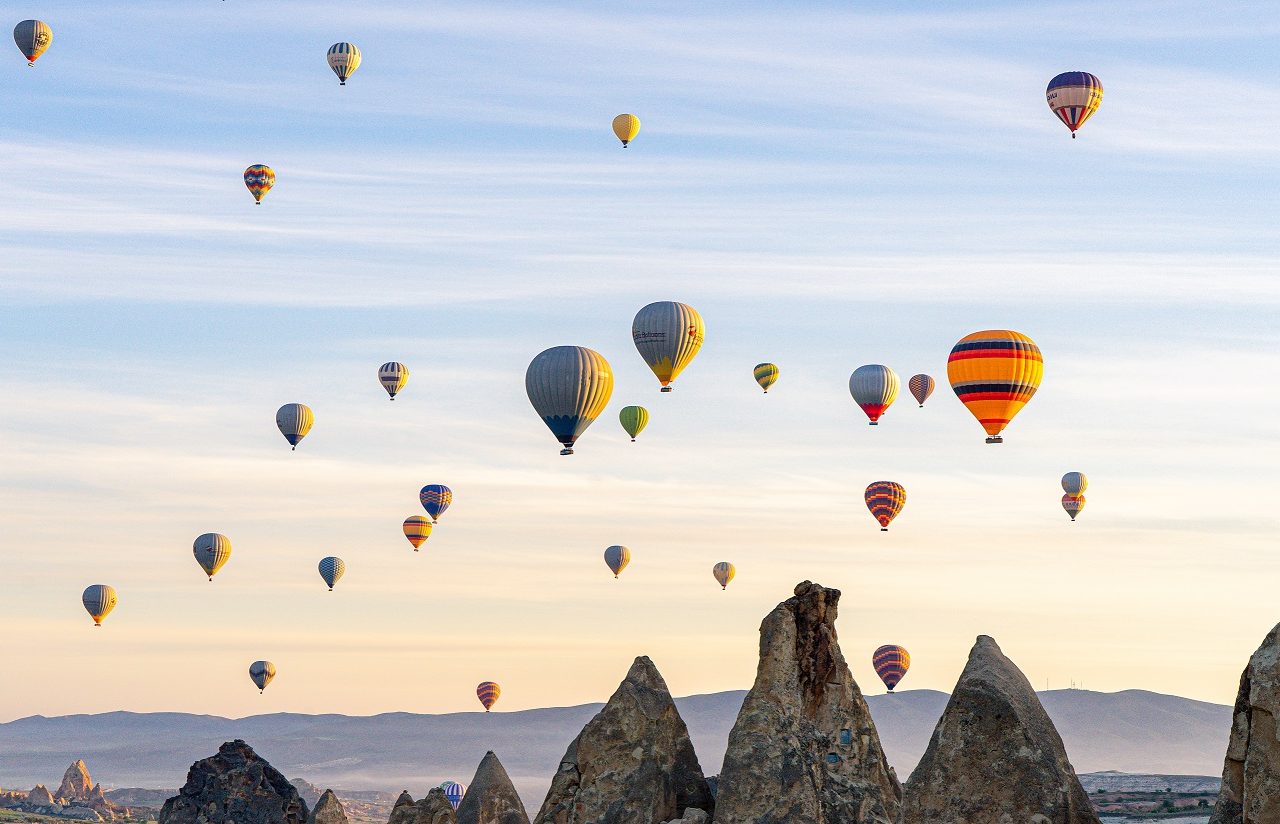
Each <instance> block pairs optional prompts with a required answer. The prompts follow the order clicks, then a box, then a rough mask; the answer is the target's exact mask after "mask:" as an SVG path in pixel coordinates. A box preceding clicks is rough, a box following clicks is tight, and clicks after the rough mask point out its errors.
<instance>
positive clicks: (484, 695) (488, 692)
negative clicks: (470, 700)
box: [476, 681, 502, 712]
mask: <svg viewBox="0 0 1280 824" xmlns="http://www.w3.org/2000/svg"><path fill="white" fill-rule="evenodd" d="M500 695H502V687H500V686H498V684H497V683H496V682H494V681H481V682H480V685H479V686H478V687H476V698H479V699H480V703H481V704H483V705H484V711H485V712H488V711H489V710H490V708H492V707H493V705H494V704H496V703H498V696H500Z"/></svg>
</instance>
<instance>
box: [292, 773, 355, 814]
mask: <svg viewBox="0 0 1280 824" xmlns="http://www.w3.org/2000/svg"><path fill="white" fill-rule="evenodd" d="M294 786H297V784H296V783H295V785H294ZM310 824H347V811H346V810H344V809H342V802H341V801H339V800H338V797H337V796H336V795H334V794H333V790H325V791H324V794H323V795H321V796H320V800H319V801H317V802H316V806H315V809H313V810H312V811H311V820H310Z"/></svg>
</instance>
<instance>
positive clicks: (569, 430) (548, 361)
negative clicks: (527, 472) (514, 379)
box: [524, 346, 613, 455]
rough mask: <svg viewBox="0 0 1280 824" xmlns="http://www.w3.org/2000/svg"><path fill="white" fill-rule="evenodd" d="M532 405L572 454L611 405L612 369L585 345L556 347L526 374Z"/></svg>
mask: <svg viewBox="0 0 1280 824" xmlns="http://www.w3.org/2000/svg"><path fill="white" fill-rule="evenodd" d="M524 389H525V392H526V393H527V394H528V395H529V403H531V404H533V409H534V411H535V412H537V413H538V415H539V416H540V417H541V418H542V421H543V423H545V424H546V425H547V428H548V429H550V430H551V434H552V435H554V436H555V438H556V440H557V441H559V442H560V443H561V444H563V445H564V449H561V450H560V454H561V455H572V454H573V445H574V443H576V442H577V440H578V438H579V437H581V436H582V433H583V432H585V431H586V430H587V427H588V426H590V425H591V423H592V421H594V420H595V419H596V418H597V417H599V415H600V413H601V412H603V411H604V408H605V406H607V405H608V403H609V397H610V396H611V395H613V370H612V369H611V368H610V367H609V362H608V361H607V360H605V359H604V356H603V355H601V354H600V353H599V352H596V351H594V350H591V349H587V348H586V347H585V346H553V347H551V348H550V349H547V350H546V351H544V352H541V353H539V354H538V356H537V357H536V358H534V359H533V361H532V362H531V363H530V364H529V369H528V371H526V372H525V374H524Z"/></svg>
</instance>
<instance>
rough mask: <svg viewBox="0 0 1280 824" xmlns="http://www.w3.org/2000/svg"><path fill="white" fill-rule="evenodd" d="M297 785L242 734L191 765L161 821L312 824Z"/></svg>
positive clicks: (171, 823)
mask: <svg viewBox="0 0 1280 824" xmlns="http://www.w3.org/2000/svg"><path fill="white" fill-rule="evenodd" d="M307 818H308V814H307V805H306V802H304V801H303V800H302V797H301V796H300V795H298V789H297V787H295V786H293V784H291V783H289V779H287V778H285V777H284V776H283V775H281V774H280V772H279V771H278V770H277V769H275V768H274V767H272V766H271V765H270V764H268V763H267V761H266V760H265V759H263V758H261V757H259V756H258V754H257V753H255V752H254V751H253V749H252V748H251V747H250V746H249V745H248V744H246V743H245V742H244V741H241V740H240V739H236V740H235V741H229V742H227V743H225V744H223V745H222V746H221V747H219V748H218V753H217V755H214V756H211V757H209V758H205V759H203V760H201V761H197V762H196V763H194V764H192V765H191V770H190V771H189V772H188V773H187V783H186V784H184V785H183V787H182V789H181V790H179V791H178V795H176V796H174V797H173V798H170V799H169V800H168V801H166V802H165V803H164V807H163V808H162V809H161V810H160V818H159V824H307Z"/></svg>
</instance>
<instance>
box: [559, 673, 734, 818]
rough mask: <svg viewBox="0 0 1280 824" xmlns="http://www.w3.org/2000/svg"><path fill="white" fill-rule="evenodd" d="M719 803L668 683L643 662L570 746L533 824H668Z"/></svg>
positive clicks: (629, 674)
mask: <svg viewBox="0 0 1280 824" xmlns="http://www.w3.org/2000/svg"><path fill="white" fill-rule="evenodd" d="M714 803H715V802H714V801H713V800H712V798H711V791H710V790H709V789H708V788H707V780H706V778H704V777H703V775H702V768H701V767H700V766H699V765H698V757H697V756H696V755H694V752H693V744H692V743H691V742H690V741H689V730H688V729H687V728H686V727H685V724H684V720H683V719H681V718H680V713H679V711H678V710H676V705H675V702H674V701H672V700H671V693H670V692H668V691H667V684H666V682H665V681H663V680H662V676H661V675H659V674H658V670H657V668H656V667H654V665H653V662H652V661H650V660H649V659H648V658H645V657H640V658H637V659H636V660H635V663H634V664H632V665H631V670H630V671H629V672H628V673H627V677H626V678H625V679H624V680H623V682H622V683H621V684H620V685H619V686H618V689H617V691H616V692H615V693H614V694H613V697H612V698H610V699H609V703H608V704H606V705H605V706H604V709H602V710H600V712H599V713H598V714H597V715H596V717H595V718H592V719H591V720H590V721H589V722H587V725H586V726H585V727H583V729H582V732H581V733H579V734H578V737H577V738H575V739H574V741H573V743H571V744H570V745H569V749H568V750H567V751H566V752H565V754H564V758H562V759H561V760H560V768H559V770H557V772H556V774H555V777H554V778H553V779H552V781H551V789H550V790H549V791H548V792H547V798H546V800H545V801H543V802H542V809H541V811H539V812H538V816H537V818H535V819H534V824H663V822H666V821H670V820H671V819H673V818H680V817H681V816H682V815H683V814H684V811H685V810H686V809H687V808H689V807H697V808H699V809H703V810H710V809H712V807H713V806H714Z"/></svg>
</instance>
